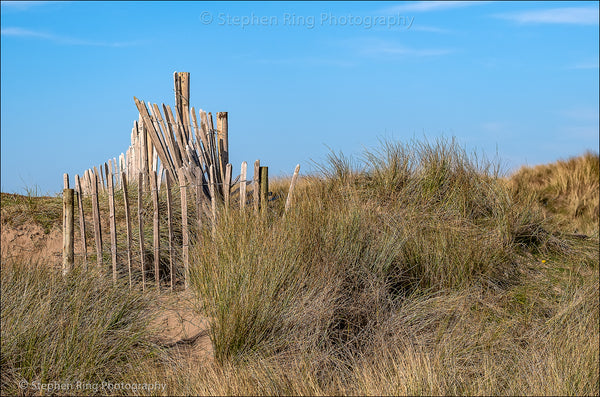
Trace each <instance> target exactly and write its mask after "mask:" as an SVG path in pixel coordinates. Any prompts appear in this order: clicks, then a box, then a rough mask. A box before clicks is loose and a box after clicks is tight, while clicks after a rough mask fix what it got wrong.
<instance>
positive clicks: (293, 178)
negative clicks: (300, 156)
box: [284, 164, 300, 216]
mask: <svg viewBox="0 0 600 397" xmlns="http://www.w3.org/2000/svg"><path fill="white" fill-rule="evenodd" d="M299 173H300V164H298V165H296V169H295V170H294V176H292V182H291V183H290V190H289V191H288V195H287V199H286V200H285V210H284V216H285V213H286V212H287V211H288V209H289V208H290V206H291V205H292V195H293V194H294V187H295V186H296V180H297V179H298V174H299Z"/></svg>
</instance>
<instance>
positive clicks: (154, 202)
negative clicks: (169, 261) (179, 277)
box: [150, 172, 160, 291]
mask: <svg viewBox="0 0 600 397" xmlns="http://www.w3.org/2000/svg"><path fill="white" fill-rule="evenodd" d="M150 187H151V189H150V190H151V193H152V207H153V211H154V224H153V228H152V231H153V236H154V279H155V281H156V290H157V291H160V268H159V265H160V216H159V215H160V214H159V207H158V189H157V186H156V173H155V172H153V173H151V174H150Z"/></svg>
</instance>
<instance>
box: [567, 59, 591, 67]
mask: <svg viewBox="0 0 600 397" xmlns="http://www.w3.org/2000/svg"><path fill="white" fill-rule="evenodd" d="M598 63H599V62H598V59H596V60H594V61H583V62H577V63H575V64H572V65H569V66H568V67H567V69H598V68H599V65H598Z"/></svg>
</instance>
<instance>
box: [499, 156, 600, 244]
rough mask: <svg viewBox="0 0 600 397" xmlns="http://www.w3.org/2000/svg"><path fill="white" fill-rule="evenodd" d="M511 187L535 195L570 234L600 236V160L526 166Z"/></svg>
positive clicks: (584, 158) (583, 158)
mask: <svg viewBox="0 0 600 397" xmlns="http://www.w3.org/2000/svg"><path fill="white" fill-rule="evenodd" d="M509 182H510V184H511V187H512V188H513V189H514V190H515V191H517V192H519V191H528V192H533V194H535V198H536V200H537V201H538V202H539V203H540V204H541V205H542V206H543V208H544V211H545V213H546V214H547V215H548V216H553V217H555V218H556V220H557V221H558V222H559V227H560V228H561V229H562V230H564V231H566V232H568V233H583V234H590V235H591V234H596V235H597V234H598V222H599V220H600V209H599V208H600V207H599V202H600V196H599V194H600V157H599V156H598V153H592V152H586V153H585V154H584V155H582V156H578V157H572V158H570V159H568V160H559V161H557V162H555V163H552V164H543V165H538V166H535V167H522V168H521V169H519V170H518V171H517V172H516V173H515V174H514V175H513V176H512V177H511V178H510V181H509Z"/></svg>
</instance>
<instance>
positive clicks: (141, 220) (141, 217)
mask: <svg viewBox="0 0 600 397" xmlns="http://www.w3.org/2000/svg"><path fill="white" fill-rule="evenodd" d="M142 175H143V174H142V173H141V172H140V173H139V174H138V231H139V235H140V265H141V267H142V291H145V290H146V249H145V248H144V201H143V197H144V187H143V186H142V185H143V184H142V178H143V177H142Z"/></svg>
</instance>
